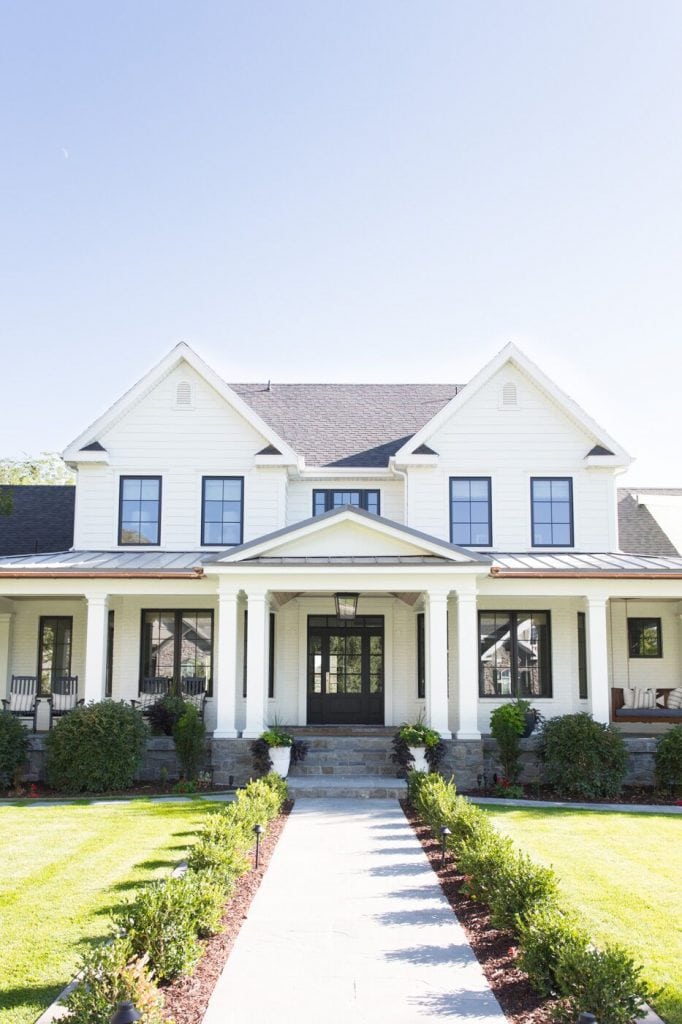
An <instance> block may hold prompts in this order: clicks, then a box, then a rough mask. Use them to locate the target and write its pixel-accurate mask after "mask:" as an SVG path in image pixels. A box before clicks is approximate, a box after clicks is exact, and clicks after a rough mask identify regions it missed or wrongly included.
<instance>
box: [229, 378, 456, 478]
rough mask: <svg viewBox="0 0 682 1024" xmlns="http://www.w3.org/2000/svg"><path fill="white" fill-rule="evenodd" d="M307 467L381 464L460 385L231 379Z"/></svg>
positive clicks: (420, 426) (432, 414) (453, 393)
mask: <svg viewBox="0 0 682 1024" xmlns="http://www.w3.org/2000/svg"><path fill="white" fill-rule="evenodd" d="M230 387H231V388H232V390H233V391H235V392H236V393H237V394H238V395H239V396H240V398H242V399H243V400H244V401H245V402H246V403H247V404H248V405H250V406H251V408H252V409H253V410H254V412H256V413H258V415H259V416H260V417H262V419H264V420H265V422H266V423H268V424H269V425H270V426H271V427H272V428H273V429H274V430H276V431H277V433H278V434H279V435H280V437H283V438H284V440H285V441H287V442H288V443H289V444H290V445H291V447H292V448H293V449H294V451H296V452H298V453H299V455H303V456H304V457H305V460H306V462H307V463H308V465H310V466H348V467H352V466H357V467H363V466H364V467H370V468H371V467H381V466H386V465H388V459H389V456H391V455H395V453H396V452H397V451H398V449H399V448H401V447H402V445H403V444H405V442H406V441H407V440H408V439H409V438H410V437H412V436H413V434H416V432H417V431H418V430H420V429H421V428H422V427H423V426H424V424H425V423H428V421H429V420H430V419H431V418H432V417H433V416H435V415H436V413H437V412H439V411H440V410H441V409H442V408H443V406H444V405H447V403H448V402H449V401H450V400H451V399H452V398H454V397H455V395H456V394H457V393H458V392H459V391H461V390H462V387H463V385H461V384H271V385H270V386H268V385H267V384H230Z"/></svg>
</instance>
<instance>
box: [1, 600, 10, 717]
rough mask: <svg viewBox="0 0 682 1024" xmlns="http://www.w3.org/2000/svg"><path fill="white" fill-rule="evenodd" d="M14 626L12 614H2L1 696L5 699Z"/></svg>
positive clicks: (7, 691) (7, 688)
mask: <svg viewBox="0 0 682 1024" xmlns="http://www.w3.org/2000/svg"><path fill="white" fill-rule="evenodd" d="M11 625H12V613H11V612H0V696H1V697H2V698H3V699H4V698H5V697H6V696H7V694H8V693H9V668H10V664H9V638H10V626H11Z"/></svg>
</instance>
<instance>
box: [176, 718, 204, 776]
mask: <svg viewBox="0 0 682 1024" xmlns="http://www.w3.org/2000/svg"><path fill="white" fill-rule="evenodd" d="M173 743H174V744H175V751H176V753H177V755H178V758H179V760H180V764H181V765H182V771H183V775H184V777H185V779H187V780H192V779H196V777H197V775H198V773H199V768H200V767H201V765H202V762H203V760H204V758H205V756H206V751H205V743H206V729H205V728H204V723H203V722H202V720H201V716H200V715H199V712H198V711H197V709H196V708H195V707H194V705H193V704H186V705H185V709H184V711H183V712H182V714H181V715H180V718H179V719H178V720H177V722H176V723H175V725H174V726H173Z"/></svg>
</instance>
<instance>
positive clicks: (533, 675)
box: [478, 611, 552, 698]
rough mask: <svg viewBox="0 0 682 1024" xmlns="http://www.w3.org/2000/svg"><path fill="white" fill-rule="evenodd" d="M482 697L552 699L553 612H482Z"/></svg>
mask: <svg viewBox="0 0 682 1024" xmlns="http://www.w3.org/2000/svg"><path fill="white" fill-rule="evenodd" d="M478 624H479V695H480V696H481V697H527V698H533V697H551V696H552V659H551V643H550V616H549V612H521V611H519V612H516V611H515V612H506V611H499V612H498V611H490V612H487V611H486V612H479V615H478Z"/></svg>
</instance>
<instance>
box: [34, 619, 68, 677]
mask: <svg viewBox="0 0 682 1024" xmlns="http://www.w3.org/2000/svg"><path fill="white" fill-rule="evenodd" d="M72 635H73V619H72V618H71V616H66V615H42V616H41V618H40V624H39V630H38V679H39V680H40V694H41V696H44V697H48V696H49V695H50V694H51V693H52V687H53V684H54V681H55V679H61V678H62V677H63V676H70V675H71V637H72Z"/></svg>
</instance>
